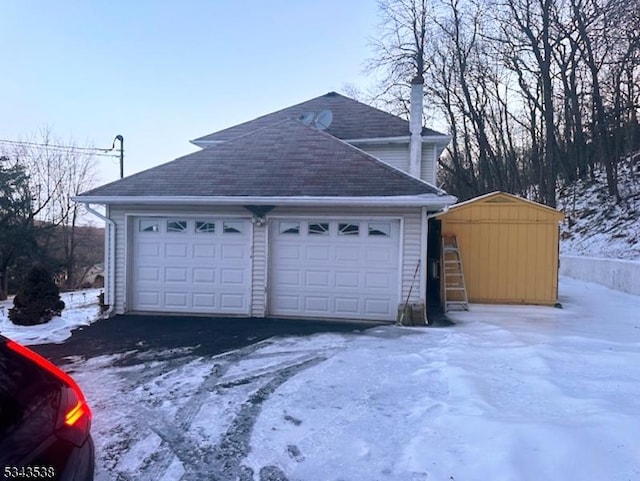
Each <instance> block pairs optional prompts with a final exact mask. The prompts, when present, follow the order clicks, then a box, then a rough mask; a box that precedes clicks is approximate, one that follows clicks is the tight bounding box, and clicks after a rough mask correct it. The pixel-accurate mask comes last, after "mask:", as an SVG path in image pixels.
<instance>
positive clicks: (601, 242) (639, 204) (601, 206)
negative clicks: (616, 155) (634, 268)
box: [558, 152, 640, 260]
mask: <svg viewBox="0 0 640 481" xmlns="http://www.w3.org/2000/svg"><path fill="white" fill-rule="evenodd" d="M618 188H619V190H620V196H621V197H622V201H621V202H620V203H617V204H616V202H615V199H612V198H610V197H609V196H608V195H607V182H606V177H605V172H604V170H602V171H601V172H597V173H596V175H595V179H594V180H588V181H584V180H579V181H577V182H575V183H574V184H572V185H568V186H566V187H563V188H562V189H560V191H559V192H558V209H559V210H562V211H563V212H564V213H565V215H566V219H565V220H564V222H563V223H562V226H561V229H560V230H561V232H560V238H561V241H560V252H561V253H562V254H569V255H571V254H573V255H582V256H589V257H613V258H619V259H632V260H640V152H638V153H636V154H635V155H634V156H632V157H629V158H628V159H627V160H626V161H624V162H623V163H621V164H620V166H619V172H618Z"/></svg>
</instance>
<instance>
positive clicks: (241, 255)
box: [131, 217, 251, 314]
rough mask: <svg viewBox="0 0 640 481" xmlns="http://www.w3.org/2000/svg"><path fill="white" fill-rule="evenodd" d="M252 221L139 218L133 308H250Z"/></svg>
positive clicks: (204, 310) (135, 233)
mask: <svg viewBox="0 0 640 481" xmlns="http://www.w3.org/2000/svg"><path fill="white" fill-rule="evenodd" d="M250 243H251V223H250V222H249V221H247V220H244V219H208V218H202V219H189V218H180V217H174V218H135V219H134V225H133V257H132V259H131V266H132V271H133V272H132V281H133V285H132V290H131V299H132V302H131V304H132V309H133V310H136V311H153V312H172V313H213V314H248V313H249V299H250V292H251V275H250V272H251V260H250V252H251V250H250V245H251V244H250Z"/></svg>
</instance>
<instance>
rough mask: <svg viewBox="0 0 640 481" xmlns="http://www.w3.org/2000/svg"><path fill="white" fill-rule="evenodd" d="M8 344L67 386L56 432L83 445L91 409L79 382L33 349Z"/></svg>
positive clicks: (64, 390)
mask: <svg viewBox="0 0 640 481" xmlns="http://www.w3.org/2000/svg"><path fill="white" fill-rule="evenodd" d="M6 346H7V347H8V348H9V349H11V350H12V351H14V352H16V353H17V354H20V355H21V356H23V357H26V358H27V359H29V360H30V361H32V362H34V363H36V364H37V365H38V366H40V367H41V368H43V369H45V370H46V371H48V372H50V373H51V374H53V375H54V376H55V377H56V378H57V379H59V380H60V381H62V382H63V383H64V384H65V385H66V386H67V388H66V389H63V390H62V393H61V396H60V410H61V411H60V421H59V422H58V425H57V426H58V429H57V430H56V434H57V435H58V436H60V437H61V438H63V439H66V440H67V441H69V442H72V443H73V444H75V445H77V446H81V445H82V443H84V441H85V439H86V438H87V436H88V435H89V429H90V427H91V410H90V409H89V405H88V404H87V401H86V399H85V398H84V394H82V391H81V390H80V387H79V386H78V384H77V383H76V382H75V381H74V380H73V379H72V378H71V376H69V375H68V374H67V373H66V372H64V371H63V370H62V369H60V368H59V367H57V366H56V365H54V364H53V363H51V362H50V361H48V360H46V359H45V358H44V357H42V356H40V355H39V354H36V353H35V352H33V351H32V350H31V349H29V348H27V347H24V346H22V345H21V344H18V343H17V342H14V341H7V344H6Z"/></svg>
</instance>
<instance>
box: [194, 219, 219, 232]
mask: <svg viewBox="0 0 640 481" xmlns="http://www.w3.org/2000/svg"><path fill="white" fill-rule="evenodd" d="M215 232H216V224H215V222H206V221H201V220H199V221H196V234H214V233H215Z"/></svg>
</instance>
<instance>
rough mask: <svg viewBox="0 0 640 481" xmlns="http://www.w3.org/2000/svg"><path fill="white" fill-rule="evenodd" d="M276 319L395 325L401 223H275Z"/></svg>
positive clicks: (272, 305) (272, 284) (272, 281)
mask: <svg viewBox="0 0 640 481" xmlns="http://www.w3.org/2000/svg"><path fill="white" fill-rule="evenodd" d="M270 232H271V241H272V242H271V253H270V277H269V294H270V296H269V310H270V313H271V314H273V315H286V316H308V317H328V318H343V319H377V320H395V318H396V312H397V308H398V303H399V295H400V294H399V283H400V271H399V263H400V257H399V253H400V242H399V239H400V221H399V220H345V221H334V220H322V219H319V220H281V219H278V220H273V221H272V222H271V225H270Z"/></svg>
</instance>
